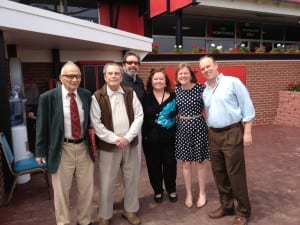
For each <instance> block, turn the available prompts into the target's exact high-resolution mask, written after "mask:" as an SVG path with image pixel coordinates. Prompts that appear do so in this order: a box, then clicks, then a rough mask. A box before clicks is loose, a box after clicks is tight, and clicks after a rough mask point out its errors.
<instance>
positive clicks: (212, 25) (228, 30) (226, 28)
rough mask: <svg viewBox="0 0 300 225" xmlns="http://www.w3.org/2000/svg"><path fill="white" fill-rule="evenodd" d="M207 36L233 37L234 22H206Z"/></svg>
mask: <svg viewBox="0 0 300 225" xmlns="http://www.w3.org/2000/svg"><path fill="white" fill-rule="evenodd" d="M207 36H208V37H221V38H234V22H226V21H225V22H216V21H209V22H208V23H207Z"/></svg>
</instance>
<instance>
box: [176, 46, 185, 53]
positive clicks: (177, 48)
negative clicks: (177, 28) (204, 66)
mask: <svg viewBox="0 0 300 225" xmlns="http://www.w3.org/2000/svg"><path fill="white" fill-rule="evenodd" d="M174 52H176V53H182V52H183V48H182V45H178V46H177V45H174Z"/></svg>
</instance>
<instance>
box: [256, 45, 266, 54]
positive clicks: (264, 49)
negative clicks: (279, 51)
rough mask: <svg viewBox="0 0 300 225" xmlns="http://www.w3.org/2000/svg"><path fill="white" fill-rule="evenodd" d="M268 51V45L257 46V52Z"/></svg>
mask: <svg viewBox="0 0 300 225" xmlns="http://www.w3.org/2000/svg"><path fill="white" fill-rule="evenodd" d="M265 52H266V46H264V45H263V46H261V47H256V48H255V53H265Z"/></svg>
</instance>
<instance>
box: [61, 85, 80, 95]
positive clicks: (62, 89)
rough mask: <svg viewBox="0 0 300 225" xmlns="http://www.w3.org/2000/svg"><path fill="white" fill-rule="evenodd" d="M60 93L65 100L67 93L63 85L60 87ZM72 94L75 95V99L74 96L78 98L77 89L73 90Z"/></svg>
mask: <svg viewBox="0 0 300 225" xmlns="http://www.w3.org/2000/svg"><path fill="white" fill-rule="evenodd" d="M61 91H62V96H63V97H64V98H66V97H69V95H68V94H69V91H68V90H67V89H66V88H65V86H64V85H61ZM73 93H74V94H75V97H76V96H78V94H77V89H76V90H75V91H73Z"/></svg>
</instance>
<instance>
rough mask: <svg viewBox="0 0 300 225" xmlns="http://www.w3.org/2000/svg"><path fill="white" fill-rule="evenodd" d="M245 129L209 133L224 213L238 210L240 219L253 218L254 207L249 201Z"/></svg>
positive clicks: (213, 168)
mask: <svg viewBox="0 0 300 225" xmlns="http://www.w3.org/2000/svg"><path fill="white" fill-rule="evenodd" d="M243 133H244V132H243V126H242V125H240V126H238V127H233V128H231V129H229V130H226V131H221V132H215V131H213V130H212V129H209V149H210V158H211V166H212V171H213V174H214V178H215V182H216V185H217V188H218V191H219V195H220V202H221V208H222V209H223V210H226V211H227V210H233V209H234V199H235V200H237V203H238V205H237V208H236V215H239V216H242V217H249V216H250V214H251V206H250V201H249V197H248V189H247V179H246V168H245V159H244V145H243Z"/></svg>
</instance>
